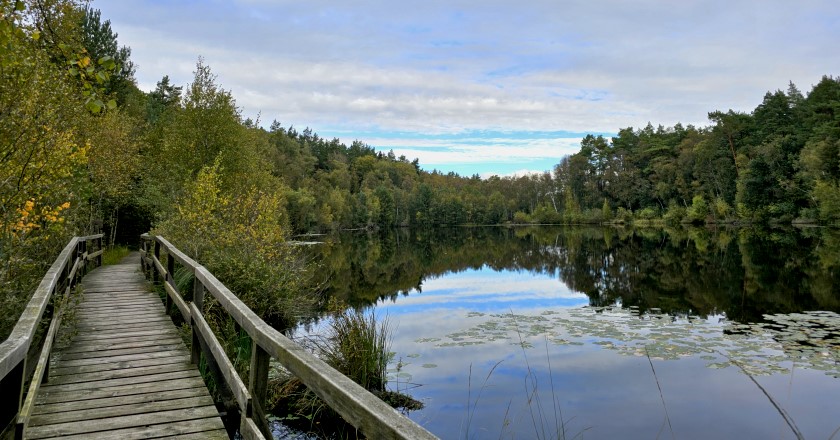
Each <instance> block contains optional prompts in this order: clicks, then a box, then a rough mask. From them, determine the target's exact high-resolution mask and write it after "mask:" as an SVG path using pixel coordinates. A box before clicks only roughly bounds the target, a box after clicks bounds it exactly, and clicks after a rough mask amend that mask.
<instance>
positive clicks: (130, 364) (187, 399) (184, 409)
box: [25, 263, 227, 439]
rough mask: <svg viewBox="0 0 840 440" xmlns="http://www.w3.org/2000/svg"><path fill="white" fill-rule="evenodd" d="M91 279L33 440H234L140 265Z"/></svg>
mask: <svg viewBox="0 0 840 440" xmlns="http://www.w3.org/2000/svg"><path fill="white" fill-rule="evenodd" d="M127 265H130V268H121V266H109V267H108V268H104V270H96V271H93V272H91V273H90V274H89V275H88V276H87V277H86V278H85V279H84V280H83V284H84V287H85V289H84V293H85V294H84V295H83V296H82V302H81V303H80V304H79V306H78V307H77V309H76V310H75V313H74V315H73V318H74V323H75V326H74V330H73V331H72V332H71V333H69V335H70V337H71V341H70V343H69V345H67V346H66V347H64V348H63V349H62V350H60V351H59V352H56V354H55V355H54V357H53V365H52V371H51V374H50V381H49V383H47V384H44V385H43V386H42V387H41V392H40V393H39V394H38V396H37V399H36V407H35V409H34V410H33V411H32V414H31V415H30V417H29V419H28V420H29V422H30V423H29V426H28V428H27V429H26V430H25V435H26V437H27V438H49V437H56V436H61V437H65V436H69V437H66V438H120V439H123V438H152V437H167V436H179V437H181V436H185V435H186V436H196V438H227V433H226V431H225V430H224V426H223V425H222V422H221V419H220V418H219V416H218V412H217V410H216V407H215V405H214V404H213V401H212V398H211V397H210V395H209V393H208V391H207V388H206V387H205V385H204V382H203V380H202V379H201V375H200V374H199V372H198V370H197V368H196V367H195V365H193V364H192V363H190V353H189V351H187V349H186V346H185V345H184V343H183V340H182V339H181V336H180V333H179V332H178V330H177V329H176V328H175V326H174V325H173V324H172V321H171V319H170V318H169V317H168V316H166V314H165V310H164V307H163V304H162V303H161V301H160V297H159V296H158V295H157V294H154V293H151V292H149V291H148V288H147V286H148V284H147V283H146V281H145V280H144V278H143V276H142V275H140V274H139V271H138V268H136V267H135V265H134V263H127Z"/></svg>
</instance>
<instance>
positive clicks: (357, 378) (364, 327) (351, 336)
mask: <svg viewBox="0 0 840 440" xmlns="http://www.w3.org/2000/svg"><path fill="white" fill-rule="evenodd" d="M332 307H334V308H335V307H336V306H332ZM338 307H340V306H338ZM389 338H390V329H389V325H388V319H387V318H384V319H382V320H381V321H380V322H377V319H376V314H375V313H374V312H369V313H365V312H363V311H361V310H345V311H343V312H338V313H335V314H334V315H333V319H332V321H331V322H330V326H329V330H328V335H327V337H326V338H324V339H316V340H313V344H314V346H315V348H316V351H317V353H318V354H319V355H320V356H321V358H322V359H323V360H324V361H325V362H326V363H328V364H329V365H330V366H332V367H333V368H335V369H336V370H338V371H340V372H341V373H342V374H344V375H345V376H347V377H349V378H350V379H352V380H353V381H354V382H356V383H357V384H359V385H361V386H363V387H364V388H365V389H367V390H370V391H378V392H381V391H385V384H386V383H387V382H388V362H389V361H390V360H391V354H390V352H389V350H388V349H389V347H390V340H389Z"/></svg>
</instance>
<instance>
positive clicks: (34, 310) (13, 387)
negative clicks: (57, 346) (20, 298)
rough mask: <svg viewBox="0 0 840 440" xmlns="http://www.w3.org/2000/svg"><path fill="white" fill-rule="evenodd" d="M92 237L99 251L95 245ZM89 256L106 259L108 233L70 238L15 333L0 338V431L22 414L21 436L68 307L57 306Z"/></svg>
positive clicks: (97, 260) (46, 373)
mask: <svg viewBox="0 0 840 440" xmlns="http://www.w3.org/2000/svg"><path fill="white" fill-rule="evenodd" d="M89 242H91V243H93V244H94V246H95V248H96V249H95V251H89V249H88V243H89ZM88 261H94V262H95V264H96V265H97V266H99V265H101V264H102V234H97V235H91V236H87V237H73V239H71V240H70V242H69V243H67V246H65V247H64V250H62V251H61V253H60V254H59V255H58V258H56V260H55V262H53V264H52V266H51V267H50V268H49V270H47V274H46V275H44V278H43V279H42V280H41V283H40V284H39V285H38V287H37V288H36V289H35V293H34V294H33V295H32V298H31V299H30V300H29V303H28V304H27V305H26V308H25V309H24V311H23V313H22V314H21V316H20V319H18V322H17V324H15V327H14V328H13V329H12V332H11V334H9V337H8V338H6V340H5V341H3V343H2V344H0V432H5V431H6V430H7V429H8V428H9V426H10V424H11V422H12V421H14V420H16V423H15V424H16V426H15V437H16V438H20V437H21V435H22V433H23V430H24V428H25V427H26V424H27V423H28V422H29V416H30V414H31V413H32V409H33V406H34V403H35V397H36V396H37V394H38V388H39V387H40V386H41V382H42V381H44V382H46V381H47V379H48V377H49V368H50V351H51V350H52V345H53V342H54V340H55V335H56V332H57V331H58V328H59V326H60V325H61V318H62V314H63V312H64V310H63V309H61V308H59V310H55V309H54V308H55V305H56V304H58V303H66V299H67V298H68V296H69V295H70V293H71V292H72V290H73V286H74V285H75V284H76V282H77V281H78V280H79V279H80V278H81V276H82V275H83V274H84V273H85V272H86V271H87V262H88ZM44 319H48V320H49V327H48V329H47V331H46V334H42V332H40V331H39V329H41V321H42V320H44ZM41 336H43V337H41ZM39 348H40V350H39ZM36 359H37V362H36V363H35V364H33V362H34V361H35V360H36ZM33 371H34V373H33ZM30 376H31V380H30ZM27 382H28V383H29V386H28V387H27ZM27 388H28V389H27Z"/></svg>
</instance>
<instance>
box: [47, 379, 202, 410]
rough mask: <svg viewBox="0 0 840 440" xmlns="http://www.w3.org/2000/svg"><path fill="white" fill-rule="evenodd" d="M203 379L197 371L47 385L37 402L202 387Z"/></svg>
mask: <svg viewBox="0 0 840 440" xmlns="http://www.w3.org/2000/svg"><path fill="white" fill-rule="evenodd" d="M204 387H205V385H204V381H203V380H202V379H201V376H200V375H198V374H197V372H191V371H190V372H183V371H181V372H178V373H174V374H171V375H169V378H168V379H158V380H157V381H152V382H147V383H132V384H128V385H119V386H111V387H101V388H97V389H88V390H73V389H72V388H71V389H69V391H67V390H66V391H58V390H57V391H53V390H51V389H49V388H48V387H41V393H40V394H39V395H38V401H37V402H38V404H39V405H41V404H49V403H61V402H75V401H82V400H90V399H105V398H112V397H121V396H131V395H135V394H146V393H159V392H164V391H172V390H179V389H185V388H204Z"/></svg>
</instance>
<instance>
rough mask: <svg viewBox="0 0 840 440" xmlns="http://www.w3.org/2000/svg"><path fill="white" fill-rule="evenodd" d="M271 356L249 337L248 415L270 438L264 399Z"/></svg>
mask: <svg viewBox="0 0 840 440" xmlns="http://www.w3.org/2000/svg"><path fill="white" fill-rule="evenodd" d="M270 360H271V356H270V355H269V354H268V352H266V351H265V350H263V348H262V347H260V344H258V343H257V341H256V340H254V339H253V338H252V339H251V370H250V371H249V372H248V391H250V392H251V404H252V406H253V408H251V410H252V412H253V413H252V414H247V416H248V417H251V418H252V419H254V422H255V423H256V424H257V426H258V427H259V428H260V431H262V433H263V435H264V436H265V437H266V438H271V437H272V435H271V429H269V427H268V420H266V418H265V399H266V394H267V393H266V392H267V390H268V369H269V361H270Z"/></svg>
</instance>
